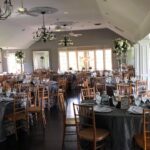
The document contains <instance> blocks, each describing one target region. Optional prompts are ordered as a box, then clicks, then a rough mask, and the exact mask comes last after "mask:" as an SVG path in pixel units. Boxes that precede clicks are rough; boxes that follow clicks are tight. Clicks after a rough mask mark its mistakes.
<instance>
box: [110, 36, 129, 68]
mask: <svg viewBox="0 0 150 150" xmlns="http://www.w3.org/2000/svg"><path fill="white" fill-rule="evenodd" d="M113 44H114V47H113V50H112V52H113V53H114V54H115V55H116V57H117V60H118V65H119V68H120V69H121V68H122V66H121V65H122V63H125V64H126V57H127V52H128V50H130V49H131V44H130V42H129V41H128V40H126V39H121V38H118V39H116V40H114V43H113Z"/></svg>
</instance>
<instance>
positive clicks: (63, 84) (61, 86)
mask: <svg viewBox="0 0 150 150" xmlns="http://www.w3.org/2000/svg"><path fill="white" fill-rule="evenodd" d="M58 91H59V92H61V93H64V96H66V91H67V80H66V79H59V80H58Z"/></svg>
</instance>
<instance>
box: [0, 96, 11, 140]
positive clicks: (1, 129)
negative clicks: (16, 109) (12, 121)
mask: <svg viewBox="0 0 150 150" xmlns="http://www.w3.org/2000/svg"><path fill="white" fill-rule="evenodd" d="M12 111H13V100H12V99H6V98H4V99H1V100H0V142H3V141H5V140H6V137H7V131H6V128H5V123H4V122H5V115H7V114H9V113H11V112H12Z"/></svg>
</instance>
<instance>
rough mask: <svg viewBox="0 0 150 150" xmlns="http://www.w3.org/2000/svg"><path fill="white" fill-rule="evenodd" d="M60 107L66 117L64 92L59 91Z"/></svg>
mask: <svg viewBox="0 0 150 150" xmlns="http://www.w3.org/2000/svg"><path fill="white" fill-rule="evenodd" d="M58 107H59V110H60V111H61V112H62V114H63V116H64V119H65V118H66V107H65V100H64V94H63V93H58Z"/></svg>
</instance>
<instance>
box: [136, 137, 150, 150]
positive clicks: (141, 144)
mask: <svg viewBox="0 0 150 150" xmlns="http://www.w3.org/2000/svg"><path fill="white" fill-rule="evenodd" d="M134 139H135V142H136V144H137V145H138V146H139V147H140V148H142V149H144V135H143V134H136V135H135V136H134ZM147 150H150V143H147Z"/></svg>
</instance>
